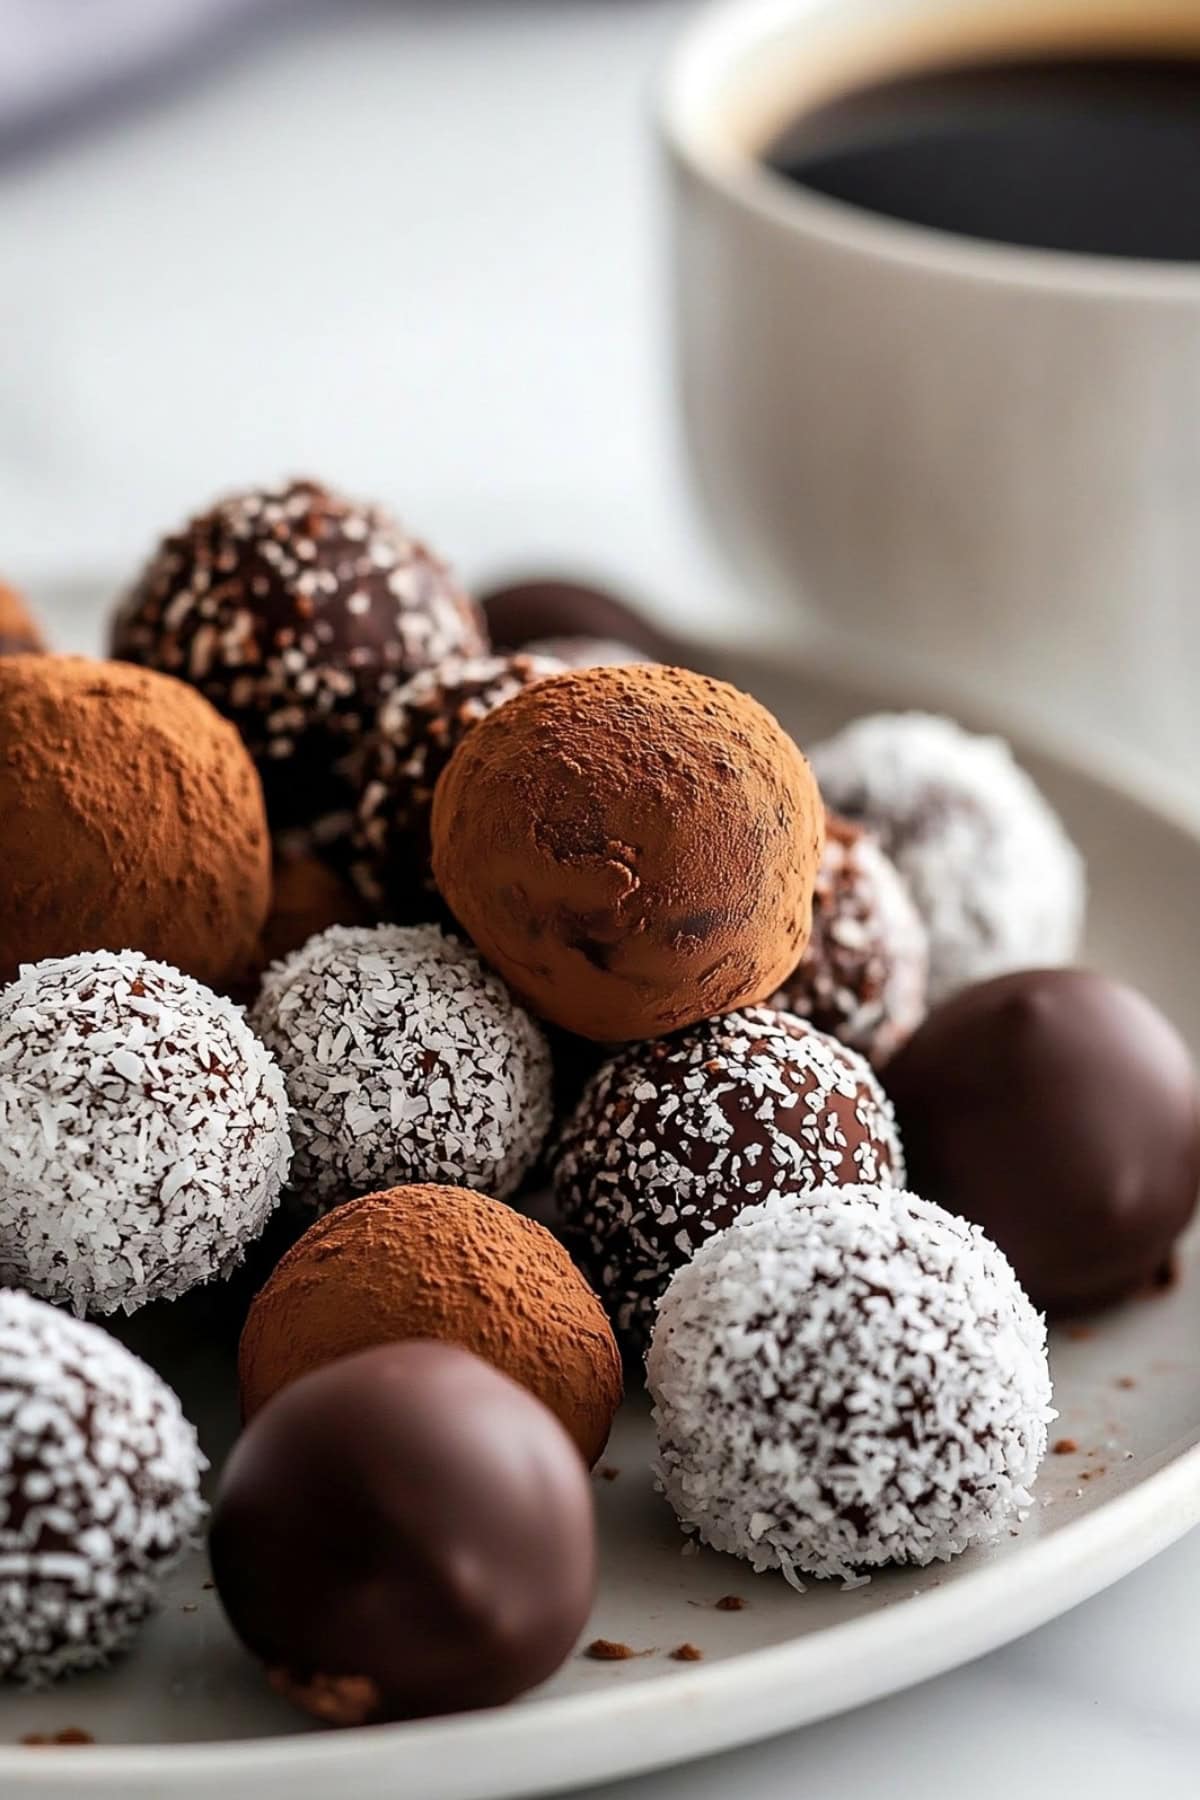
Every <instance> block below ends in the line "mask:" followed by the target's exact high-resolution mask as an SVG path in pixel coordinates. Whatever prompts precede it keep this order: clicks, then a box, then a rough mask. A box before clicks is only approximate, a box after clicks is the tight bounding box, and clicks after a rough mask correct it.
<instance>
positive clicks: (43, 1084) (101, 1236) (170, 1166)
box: [0, 950, 291, 1313]
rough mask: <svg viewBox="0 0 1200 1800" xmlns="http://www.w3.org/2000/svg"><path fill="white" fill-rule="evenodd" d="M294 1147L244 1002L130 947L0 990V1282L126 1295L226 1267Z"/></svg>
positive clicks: (151, 1295) (277, 1080)
mask: <svg viewBox="0 0 1200 1800" xmlns="http://www.w3.org/2000/svg"><path fill="white" fill-rule="evenodd" d="M290 1157H291V1141H290V1138H289V1135H288V1107H287V1096H286V1094H285V1092H284V1085H283V1077H282V1075H281V1074H280V1072H279V1070H278V1068H277V1067H276V1066H275V1063H274V1061H273V1059H272V1057H271V1055H270V1053H269V1052H268V1051H267V1050H266V1048H265V1047H264V1046H263V1045H262V1044H261V1043H260V1042H259V1041H258V1039H257V1038H256V1037H255V1036H254V1034H253V1032H252V1031H251V1030H250V1028H249V1026H248V1025H247V1024H246V1021H245V1018H244V1017H243V1015H242V1012H241V1010H240V1009H239V1008H238V1007H236V1006H234V1005H233V1004H232V1002H230V1001H229V1000H225V999H222V998H220V997H219V996H218V995H216V994H213V993H210V991H209V990H208V989H207V988H204V987H201V985H200V983H199V982H197V981H192V980H190V979H189V977H188V976H186V975H180V974H179V973H178V971H177V970H175V969H171V968H168V967H167V965H166V964H165V963H158V962H151V961H150V960H149V959H148V958H147V957H144V956H142V955H140V954H139V953H138V952H137V951H134V950H122V951H119V952H114V951H110V950H97V951H90V952H86V953H85V954H83V955H80V956H70V957H65V958H63V959H62V960H60V961H50V962H42V963H35V964H32V965H31V966H29V967H27V968H25V969H23V970H22V971H21V974H20V976H19V977H18V979H17V980H16V981H14V982H13V983H12V984H11V985H10V986H9V987H7V988H5V989H4V990H3V992H0V1282H11V1283H14V1284H15V1285H17V1286H20V1287H26V1288H31V1289H32V1290H33V1291H34V1292H35V1293H38V1294H40V1295H41V1296H42V1297H43V1298H44V1299H46V1300H58V1301H62V1302H65V1303H67V1304H69V1305H71V1306H73V1307H74V1308H75V1310H76V1311H77V1312H99V1313H109V1312H116V1311H118V1310H120V1311H124V1312H133V1311H134V1310H135V1309H136V1308H137V1307H140V1306H144V1305H146V1303H147V1302H148V1301H150V1300H162V1299H174V1298H175V1297H176V1296H177V1295H179V1294H183V1293H186V1292H187V1291H188V1289H189V1288H193V1287H197V1286H198V1285H199V1284H200V1283H201V1282H204V1281H208V1280H210V1279H211V1278H212V1277H213V1276H214V1275H220V1274H225V1273H227V1272H228V1271H229V1270H230V1269H232V1268H233V1267H234V1266H235V1265H236V1264H237V1263H239V1262H240V1261H241V1259H242V1256H243V1254H244V1252H245V1250H246V1246H247V1245H248V1244H249V1243H251V1242H252V1241H253V1240H254V1239H255V1238H256V1237H258V1235H259V1233H260V1232H261V1231H262V1229H263V1227H264V1225H265V1224H266V1222H267V1219H268V1218H269V1217H270V1215H271V1213H272V1212H273V1210H274V1208H275V1206H276V1204H277V1202H278V1200H279V1195H280V1191H281V1189H282V1187H283V1181H284V1177H285V1175H286V1174H287V1169H288V1163H289V1160H290Z"/></svg>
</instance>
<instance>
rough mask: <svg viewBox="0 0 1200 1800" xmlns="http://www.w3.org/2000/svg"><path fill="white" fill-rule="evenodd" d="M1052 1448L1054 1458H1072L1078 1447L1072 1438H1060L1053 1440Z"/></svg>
mask: <svg viewBox="0 0 1200 1800" xmlns="http://www.w3.org/2000/svg"><path fill="white" fill-rule="evenodd" d="M1053 1448H1054V1454H1055V1456H1074V1455H1075V1453H1076V1451H1077V1450H1078V1449H1079V1445H1078V1444H1077V1443H1076V1442H1075V1439H1074V1438H1072V1437H1061V1438H1056V1439H1055V1441H1054V1446H1053Z"/></svg>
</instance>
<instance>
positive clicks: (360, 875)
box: [351, 656, 565, 919]
mask: <svg viewBox="0 0 1200 1800" xmlns="http://www.w3.org/2000/svg"><path fill="white" fill-rule="evenodd" d="M564 666H565V665H564V664H563V663H561V662H554V661H551V660H550V659H549V658H548V657H540V656H476V657H466V658H464V657H452V658H451V659H450V660H449V661H448V662H444V663H439V664H438V666H437V667H436V668H435V669H422V670H421V672H420V673H419V674H417V675H414V676H413V678H412V680H411V681H408V682H406V683H405V685H404V686H403V687H402V688H398V689H397V691H396V692H395V693H394V694H392V695H390V696H389V697H388V699H387V700H385V701H384V703H383V705H382V706H381V708H380V709H379V717H378V719H377V720H376V723H375V729H374V730H373V731H372V733H371V736H370V738H369V739H368V741H367V745H366V749H365V751H364V755H363V762H362V767H361V771H360V776H359V779H360V784H361V785H360V794H359V801H358V811H357V814H356V816H355V821H354V832H353V861H352V865H351V866H352V870H353V874H354V879H355V881H356V882H357V883H358V886H359V888H360V890H361V892H362V893H363V895H364V896H365V897H366V899H367V900H368V901H369V902H370V903H371V904H372V905H373V906H376V907H378V908H380V909H382V910H383V911H385V912H386V914H387V916H388V917H390V918H397V919H399V918H403V919H411V918H418V919H420V918H428V917H429V915H430V912H431V909H432V907H433V906H434V905H435V904H436V902H434V901H433V900H432V899H431V896H432V895H433V894H434V892H435V887H434V881H433V872H432V869H431V867H430V856H431V846H430V841H429V816H430V813H431V811H432V808H433V790H434V788H435V786H436V785H437V780H438V776H439V775H440V774H441V772H442V770H443V769H444V768H445V767H446V764H447V763H448V762H449V761H450V758H451V756H452V755H453V753H454V751H455V749H456V748H457V747H458V745H459V744H460V743H461V742H462V740H463V738H464V737H465V736H466V735H467V732H468V731H470V730H471V728H472V726H474V725H476V724H478V722H479V720H480V719H482V718H486V716H487V714H488V713H490V712H494V711H495V710H496V708H497V707H498V706H503V705H504V702H505V701H506V700H511V699H512V698H513V696H514V694H519V693H520V692H521V691H522V689H523V688H527V687H532V685H533V683H534V682H535V681H543V680H545V678H546V676H547V675H557V674H558V673H559V672H560V671H561V670H562V669H563V667H564Z"/></svg>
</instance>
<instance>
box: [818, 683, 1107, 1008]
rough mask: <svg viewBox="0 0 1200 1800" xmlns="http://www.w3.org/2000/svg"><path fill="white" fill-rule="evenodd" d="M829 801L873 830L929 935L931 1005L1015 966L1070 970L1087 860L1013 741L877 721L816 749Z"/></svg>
mask: <svg viewBox="0 0 1200 1800" xmlns="http://www.w3.org/2000/svg"><path fill="white" fill-rule="evenodd" d="M811 761H812V766H813V769H814V770H815V772H816V776H817V780H818V782H819V784H820V787H821V793H822V795H823V796H824V799H825V802H826V804H827V805H828V806H830V807H832V808H833V809H834V810H835V811H836V812H839V813H843V814H845V815H846V816H847V817H849V818H852V819H856V820H859V821H861V822H862V823H863V824H865V825H867V826H869V827H870V829H871V830H872V831H873V832H874V833H875V834H876V836H877V837H878V838H879V839H880V842H881V843H882V845H883V848H884V850H885V851H886V852H887V854H888V855H889V856H890V857H891V858H892V861H893V862H894V863H895V864H896V866H897V868H898V869H899V870H900V873H901V875H903V877H904V878H905V880H906V881H907V883H908V886H909V889H910V892H911V893H912V897H913V899H914V900H915V902H916V905H917V910H918V912H919V913H920V914H921V917H922V918H923V919H924V921H925V926H926V929H927V931H928V933H929V948H930V970H929V998H930V1003H931V1004H936V1003H937V1002H938V1001H941V1000H945V999H947V998H948V997H949V996H950V995H951V994H953V993H955V992H957V990H958V989H959V988H961V987H966V986H967V985H968V984H969V983H971V982H975V981H983V980H986V979H987V977H988V976H990V975H999V974H1002V973H1004V972H1005V971H1007V970H1009V969H1017V968H1023V967H1026V966H1027V965H1029V964H1037V965H1038V966H1039V967H1044V966H1046V965H1048V964H1053V963H1059V962H1070V961H1071V959H1072V958H1073V957H1074V955H1075V954H1076V951H1077V950H1078V947H1079V940H1080V935H1081V933H1082V930H1083V915H1084V905H1085V874H1084V866H1083V860H1082V858H1081V857H1080V855H1079V852H1078V851H1077V850H1076V849H1075V847H1074V845H1073V844H1072V843H1071V841H1070V839H1069V838H1068V837H1067V835H1066V832H1065V831H1064V830H1063V827H1062V824H1061V822H1060V821H1059V819H1058V817H1057V815H1056V814H1055V813H1054V812H1053V811H1052V810H1051V808H1050V806H1049V805H1048V803H1047V802H1046V800H1045V799H1044V798H1043V796H1042V795H1041V793H1040V792H1039V791H1038V789H1037V788H1036V787H1035V786H1034V784H1033V782H1032V781H1031V780H1030V778H1029V776H1028V775H1027V774H1026V773H1025V771H1024V770H1023V769H1021V768H1020V767H1018V765H1017V764H1016V763H1015V762H1014V761H1013V757H1012V752H1011V751H1010V750H1009V747H1008V745H1007V744H1006V743H1005V742H1004V741H1003V739H1001V738H995V737H979V736H976V735H975V734H973V733H971V732H968V731H964V730H963V728H962V727H961V726H960V725H956V724H955V723H954V722H953V721H952V720H950V719H940V718H935V717H933V716H932V715H930V714H927V713H876V714H873V715H872V716H870V717H869V718H865V719H859V720H857V721H856V722H855V723H854V724H852V725H848V726H847V727H846V728H845V730H844V731H840V732H838V733H837V735H836V736H835V737H832V738H829V739H827V740H826V742H825V743H823V744H818V745H817V746H816V748H815V749H814V750H813V751H812V752H811Z"/></svg>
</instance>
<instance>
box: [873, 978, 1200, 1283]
mask: <svg viewBox="0 0 1200 1800" xmlns="http://www.w3.org/2000/svg"><path fill="white" fill-rule="evenodd" d="M884 1081H885V1084H886V1086H887V1088H888V1091H889V1093H890V1094H891V1095H892V1098H893V1099H894V1101H895V1103H896V1110H897V1114H898V1116H899V1119H900V1125H901V1129H902V1130H903V1133H904V1142H905V1147H906V1149H907V1151H908V1153H909V1167H910V1173H911V1177H912V1180H913V1183H914V1185H916V1186H919V1187H920V1188H921V1190H922V1191H923V1192H925V1193H927V1194H928V1195H929V1196H930V1198H931V1199H934V1200H939V1201H941V1203H942V1204H943V1205H944V1206H947V1207H949V1208H950V1209H951V1210H952V1211H953V1212H956V1213H961V1214H962V1215H963V1217H964V1218H967V1219H972V1220H974V1221H975V1223H976V1224H979V1225H982V1226H983V1228H984V1230H985V1231H986V1232H988V1233H989V1235H990V1236H992V1237H993V1238H995V1240H996V1242H997V1243H998V1244H999V1245H1000V1248H1001V1249H1002V1250H1004V1251H1005V1252H1006V1253H1007V1255H1008V1256H1009V1257H1010V1258H1011V1260H1012V1264H1013V1267H1014V1268H1015V1269H1016V1271H1017V1274H1018V1275H1019V1276H1020V1278H1021V1280H1022V1281H1023V1282H1024V1284H1025V1286H1026V1288H1027V1289H1028V1290H1029V1294H1030V1297H1031V1298H1032V1300H1033V1302H1034V1304H1035V1305H1036V1306H1040V1307H1044V1308H1046V1309H1047V1310H1048V1311H1050V1312H1052V1313H1056V1314H1063V1313H1070V1312H1078V1311H1080V1310H1082V1309H1084V1308H1087V1307H1093V1306H1101V1305H1104V1304H1107V1303H1108V1302H1110V1301H1113V1300H1118V1299H1120V1298H1121V1297H1122V1296H1123V1295H1125V1294H1129V1293H1131V1292H1133V1291H1134V1290H1135V1289H1136V1288H1138V1287H1140V1286H1142V1285H1143V1284H1144V1283H1147V1282H1149V1281H1151V1280H1152V1279H1153V1277H1154V1276H1155V1275H1156V1274H1157V1273H1158V1272H1159V1271H1160V1270H1161V1269H1162V1267H1163V1265H1164V1263H1165V1262H1166V1261H1167V1258H1168V1256H1169V1254H1170V1250H1171V1246H1172V1244H1173V1243H1174V1242H1175V1239H1176V1238H1177V1237H1178V1236H1179V1234H1180V1232H1181V1231H1182V1230H1183V1229H1184V1227H1185V1225H1186V1224H1187V1222H1188V1220H1189V1219H1190V1218H1191V1216H1192V1213H1193V1211H1194V1209H1195V1205H1196V1194H1197V1189H1198V1188H1200V1102H1198V1099H1197V1089H1196V1076H1195V1071H1194V1069H1193V1066H1192V1061H1191V1057H1190V1056H1189V1054H1188V1050H1187V1047H1186V1045H1185V1044H1184V1043H1183V1040H1182V1039H1181V1038H1180V1037H1179V1035H1178V1033H1177V1032H1176V1031H1175V1029H1174V1027H1173V1026H1171V1025H1170V1024H1169V1023H1168V1021H1167V1020H1166V1019H1165V1018H1164V1017H1163V1016H1162V1014H1161V1013H1160V1012H1159V1011H1158V1010H1157V1009H1156V1008H1155V1007H1154V1006H1152V1005H1151V1004H1150V1002H1149V1001H1148V1000H1147V999H1145V998H1144V997H1143V996H1142V995H1141V994H1138V993H1135V992H1134V990H1133V989H1132V988H1128V987H1124V986H1122V985H1121V984H1120V983H1119V982H1116V981H1111V980H1109V978H1108V977H1107V976H1104V975H1097V974H1093V973H1092V972H1091V971H1089V970H1085V969H1036V970H1026V971H1023V972H1021V973H1020V974H1016V975H1007V976H1001V977H999V978H997V979H996V980H994V981H988V982H984V983H983V984H982V985H980V986H978V987H973V988H967V989H966V990H965V991H964V992H963V993H961V994H959V995H957V996H956V998H955V999H953V1000H951V1001H948V1002H947V1004H946V1005H944V1006H942V1007H939V1008H938V1010H937V1011H936V1012H934V1013H931V1014H930V1016H929V1018H928V1019H927V1020H926V1021H925V1024H924V1025H923V1026H922V1027H921V1029H920V1031H918V1032H917V1034H916V1036H915V1037H913V1038H912V1039H911V1041H910V1042H909V1043H908V1044H907V1045H906V1046H905V1048H904V1049H903V1050H902V1051H901V1052H900V1053H899V1055H898V1056H897V1057H896V1058H895V1059H894V1060H893V1061H892V1062H891V1063H890V1064H889V1065H888V1068H887V1069H886V1071H885V1072H884Z"/></svg>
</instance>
